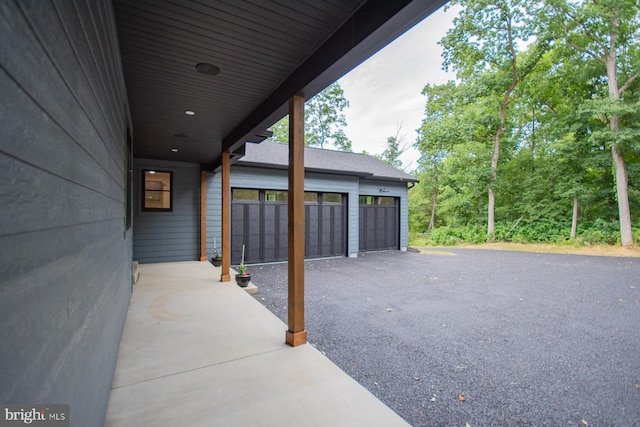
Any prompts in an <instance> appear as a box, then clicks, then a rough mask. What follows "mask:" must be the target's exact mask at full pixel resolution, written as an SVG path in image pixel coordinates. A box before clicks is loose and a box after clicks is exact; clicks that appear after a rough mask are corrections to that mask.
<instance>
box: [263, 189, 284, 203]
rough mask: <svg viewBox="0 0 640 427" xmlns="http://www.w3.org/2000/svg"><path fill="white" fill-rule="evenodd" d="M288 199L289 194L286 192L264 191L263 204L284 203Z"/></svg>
mask: <svg viewBox="0 0 640 427" xmlns="http://www.w3.org/2000/svg"><path fill="white" fill-rule="evenodd" d="M288 199H289V193H288V192H286V191H265V192H264V201H265V202H286V201H287V200H288Z"/></svg>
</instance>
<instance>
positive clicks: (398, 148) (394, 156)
mask: <svg viewBox="0 0 640 427" xmlns="http://www.w3.org/2000/svg"><path fill="white" fill-rule="evenodd" d="M401 130H402V126H401V125H400V126H398V129H397V130H396V134H395V135H393V136H390V137H387V148H385V149H384V151H383V152H382V154H381V155H379V156H376V157H378V158H379V159H380V160H382V161H384V162H386V163H388V164H390V165H391V166H393V167H394V168H398V169H403V168H402V160H400V156H401V155H402V154H403V153H404V152H405V151H407V149H409V144H408V143H406V142H405V138H406V135H400V131H401ZM363 154H366V153H363Z"/></svg>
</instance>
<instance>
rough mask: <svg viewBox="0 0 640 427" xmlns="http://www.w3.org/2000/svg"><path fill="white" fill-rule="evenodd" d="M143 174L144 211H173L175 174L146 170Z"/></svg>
mask: <svg viewBox="0 0 640 427" xmlns="http://www.w3.org/2000/svg"><path fill="white" fill-rule="evenodd" d="M142 174H143V182H144V192H143V194H144V199H143V200H142V210H143V211H151V212H154V211H155V212H171V210H172V209H173V198H172V197H171V191H172V187H173V172H163V171H156V170H144V171H142Z"/></svg>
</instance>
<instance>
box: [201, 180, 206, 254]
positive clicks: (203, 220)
mask: <svg viewBox="0 0 640 427" xmlns="http://www.w3.org/2000/svg"><path fill="white" fill-rule="evenodd" d="M200 261H207V173H206V172H205V171H200Z"/></svg>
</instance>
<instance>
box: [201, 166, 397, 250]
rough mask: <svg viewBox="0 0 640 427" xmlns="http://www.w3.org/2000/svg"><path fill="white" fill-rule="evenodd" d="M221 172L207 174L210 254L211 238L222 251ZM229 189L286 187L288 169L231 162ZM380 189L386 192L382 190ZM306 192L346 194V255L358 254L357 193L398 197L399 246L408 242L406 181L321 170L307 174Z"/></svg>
mask: <svg viewBox="0 0 640 427" xmlns="http://www.w3.org/2000/svg"><path fill="white" fill-rule="evenodd" d="M221 179H222V174H220V173H217V174H208V175H207V255H208V257H209V258H211V257H212V255H213V238H214V237H216V240H217V241H218V251H220V250H221V247H220V243H219V242H220V238H221V234H222V225H221V224H222V213H221ZM231 188H252V189H265V190H286V189H287V188H288V176H287V172H286V171H283V170H276V169H259V168H253V167H246V166H240V165H234V166H232V167H231ZM380 188H385V190H387V191H388V192H385V193H381V192H380ZM304 189H305V191H318V192H333V193H342V194H346V195H347V253H348V256H349V257H357V256H358V249H359V248H358V241H359V240H358V239H359V235H358V233H359V217H358V215H359V196H360V195H374V196H380V195H384V196H391V197H398V198H400V247H401V249H402V250H406V249H407V244H408V232H407V230H408V216H409V209H408V192H407V184H406V183H394V182H389V181H373V180H360V181H359V179H358V178H357V177H349V176H338V175H329V174H320V173H307V174H306V175H305V180H304Z"/></svg>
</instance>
